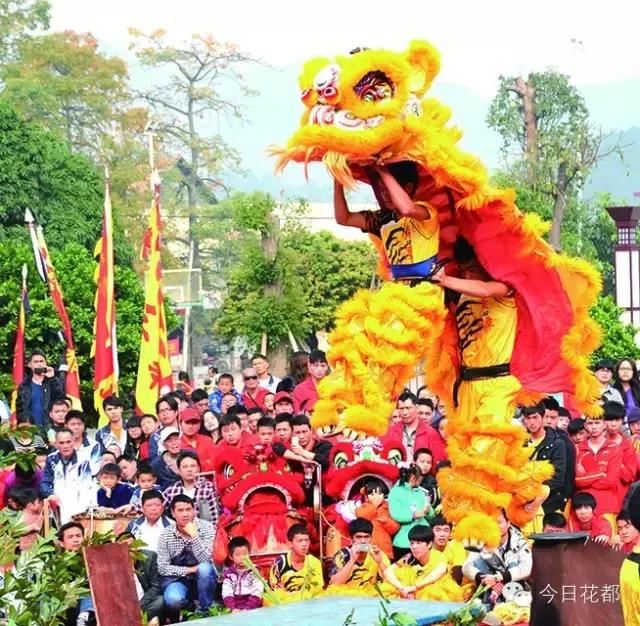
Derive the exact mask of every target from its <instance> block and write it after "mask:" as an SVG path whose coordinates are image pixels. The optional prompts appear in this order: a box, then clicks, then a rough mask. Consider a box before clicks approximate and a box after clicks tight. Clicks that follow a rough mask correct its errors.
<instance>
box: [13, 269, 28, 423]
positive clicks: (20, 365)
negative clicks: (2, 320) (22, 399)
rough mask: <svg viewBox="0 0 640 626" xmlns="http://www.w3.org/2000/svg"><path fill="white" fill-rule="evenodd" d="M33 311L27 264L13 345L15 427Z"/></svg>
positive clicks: (23, 273)
mask: <svg viewBox="0 0 640 626" xmlns="http://www.w3.org/2000/svg"><path fill="white" fill-rule="evenodd" d="M30 312H31V307H30V306H29V297H28V295H27V266H26V265H23V266H22V292H21V293H20V309H19V310H18V324H17V326H16V340H15V342H14V346H13V369H12V378H13V392H12V393H11V416H10V417H9V424H10V425H11V427H12V428H15V426H16V424H17V423H18V417H17V414H16V403H17V400H18V385H20V383H21V382H22V381H23V380H24V358H25V354H24V333H25V330H26V326H27V314H28V313H30Z"/></svg>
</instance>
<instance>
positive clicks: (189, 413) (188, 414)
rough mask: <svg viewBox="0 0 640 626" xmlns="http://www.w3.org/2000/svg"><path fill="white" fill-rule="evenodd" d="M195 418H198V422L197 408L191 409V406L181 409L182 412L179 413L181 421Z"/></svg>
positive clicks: (189, 420)
mask: <svg viewBox="0 0 640 626" xmlns="http://www.w3.org/2000/svg"><path fill="white" fill-rule="evenodd" d="M196 420H198V421H199V422H200V421H201V419H200V413H198V411H197V409H192V408H191V407H189V408H187V409H185V410H184V411H182V413H180V421H181V422H194V421H196Z"/></svg>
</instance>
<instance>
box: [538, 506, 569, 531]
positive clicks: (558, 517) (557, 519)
mask: <svg viewBox="0 0 640 626" xmlns="http://www.w3.org/2000/svg"><path fill="white" fill-rule="evenodd" d="M566 530H567V520H566V519H565V517H564V515H563V514H562V513H558V512H557V511H556V512H554V513H547V514H546V515H545V516H544V517H543V518H542V532H544V533H563V532H566Z"/></svg>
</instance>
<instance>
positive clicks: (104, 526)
mask: <svg viewBox="0 0 640 626" xmlns="http://www.w3.org/2000/svg"><path fill="white" fill-rule="evenodd" d="M136 517H137V515H136V513H128V514H127V515H121V514H116V513H115V512H114V511H113V509H105V508H100V507H98V508H96V509H89V510H88V511H86V512H85V513H78V514H76V515H73V516H72V518H71V519H73V521H74V522H79V523H80V524H81V525H82V527H83V528H84V530H85V533H84V534H85V537H91V535H93V533H100V534H104V533H108V532H109V531H111V532H112V533H113V535H114V536H115V537H117V536H118V535H119V534H120V533H123V532H124V531H125V530H126V529H127V526H128V525H129V522H130V521H131V520H133V519H135V518H136Z"/></svg>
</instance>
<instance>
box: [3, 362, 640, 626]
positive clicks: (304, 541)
mask: <svg viewBox="0 0 640 626" xmlns="http://www.w3.org/2000/svg"><path fill="white" fill-rule="evenodd" d="M29 369H30V374H29V376H28V378H27V380H25V382H24V383H23V384H22V385H21V386H20V389H19V394H18V395H19V399H20V401H19V404H18V421H19V424H18V427H17V428H16V430H15V431H14V432H13V433H12V435H11V437H10V439H8V440H6V441H4V442H3V443H2V445H3V452H8V451H15V452H18V453H22V452H32V453H35V466H34V467H30V468H29V467H25V466H24V465H23V464H16V465H15V467H10V468H6V469H5V470H0V507H6V508H8V509H10V510H11V511H12V512H14V514H15V515H16V516H18V517H20V518H21V519H22V520H23V522H24V528H25V532H24V536H23V537H21V539H20V542H19V545H18V546H17V547H16V550H17V553H18V554H20V552H23V551H25V550H28V549H29V547H30V546H31V545H33V542H34V539H35V537H37V535H38V533H39V532H41V530H42V525H43V516H44V515H45V506H44V503H45V502H46V504H47V507H46V509H48V510H51V511H52V512H53V517H54V519H55V521H56V522H57V524H58V539H59V544H60V549H61V550H78V549H79V548H80V546H81V545H82V542H83V539H84V532H85V531H84V527H83V525H82V524H81V523H80V522H79V521H78V514H83V513H86V512H87V511H91V510H94V509H96V507H100V508H102V509H106V510H108V511H110V514H111V515H112V516H113V517H114V518H115V517H123V516H124V517H128V518H130V520H129V523H128V526H127V536H129V537H132V538H135V539H139V540H141V541H142V542H144V544H145V548H144V550H145V554H146V556H147V559H146V560H144V561H143V563H144V565H138V566H137V569H136V588H137V589H138V596H139V599H140V604H141V607H142V608H143V610H144V611H145V612H146V613H147V615H148V617H149V619H150V620H155V622H154V623H156V624H158V623H169V621H178V620H179V619H180V614H181V612H182V611H184V609H195V610H198V611H200V612H202V613H203V614H206V613H207V611H208V610H209V609H210V607H211V606H212V605H214V604H221V605H223V606H225V607H227V608H228V609H230V610H232V611H241V610H249V609H253V608H256V607H258V606H261V605H262V604H263V603H269V602H271V601H273V599H274V597H279V599H280V600H282V599H286V598H288V599H292V598H295V599H300V598H307V597H313V596H317V595H320V594H323V593H329V594H331V593H335V594H338V593H360V594H364V595H375V587H374V585H375V584H376V583H380V584H382V585H383V589H384V590H385V593H386V594H387V595H389V596H390V597H393V596H396V597H404V598H421V599H436V600H438V599H442V600H444V599H446V600H461V599H463V598H467V597H469V595H470V593H472V590H473V589H474V587H475V586H477V585H480V584H482V585H484V588H485V590H486V591H485V594H484V597H483V599H484V600H485V601H486V602H487V603H489V604H495V603H499V602H502V601H505V600H508V594H507V593H506V588H505V585H506V584H507V583H509V582H518V583H519V584H520V585H521V587H522V588H523V589H527V586H528V578H529V576H530V574H531V566H532V561H531V550H530V548H529V542H528V540H527V536H528V535H529V534H530V533H534V532H543V531H544V532H556V531H560V530H570V531H577V532H584V533H588V534H589V535H590V536H591V537H592V538H593V539H594V540H596V541H598V542H601V543H603V544H608V545H611V546H617V547H619V548H621V549H622V550H624V551H625V552H631V551H632V550H633V549H634V548H635V547H637V546H639V545H640V538H639V533H638V532H637V531H636V530H635V529H634V528H633V526H632V525H631V524H630V521H629V514H628V511H627V510H626V507H625V502H626V500H627V498H628V495H629V493H630V491H633V490H634V489H637V488H638V485H639V483H638V482H636V479H637V478H638V469H639V462H640V378H639V376H638V370H637V368H636V365H635V363H634V362H633V361H630V360H628V359H623V360H622V361H620V362H619V363H618V364H617V365H616V364H614V363H613V362H610V361H600V362H598V363H597V364H596V365H595V368H594V369H595V374H596V377H597V378H598V380H599V382H600V383H601V385H602V404H603V411H604V419H599V418H598V419H594V418H586V419H584V418H582V417H580V416H576V415H571V414H570V413H569V411H568V410H567V409H566V408H564V407H562V406H561V403H560V402H559V401H558V399H556V398H554V397H551V396H550V397H548V398H546V399H544V400H543V401H542V402H541V403H540V404H537V405H534V406H528V407H521V408H520V409H519V410H518V414H517V415H515V416H514V420H517V421H518V422H519V423H521V424H522V427H523V428H524V429H526V431H527V433H528V435H529V437H528V442H527V446H528V447H529V448H530V458H531V459H537V460H547V461H549V462H550V463H551V464H552V465H553V467H554V470H555V472H554V475H553V477H552V478H551V479H550V480H549V481H548V487H549V495H548V497H547V498H546V500H545V501H544V502H543V503H542V505H541V507H540V509H539V510H538V511H532V517H533V520H532V522H531V523H530V524H529V525H528V526H527V527H525V528H521V529H519V528H516V527H514V526H513V525H511V524H510V523H509V521H508V520H507V518H506V515H505V514H504V513H501V514H500V515H499V517H498V523H499V526H500V530H501V545H500V547H499V548H498V549H497V550H495V551H493V552H491V553H486V554H478V553H471V552H470V553H467V552H466V551H465V549H464V547H463V546H462V545H460V544H458V543H457V542H456V541H455V540H454V539H452V526H451V524H450V523H449V522H448V521H447V520H446V519H445V518H444V517H442V511H441V503H440V500H441V498H440V492H439V488H438V479H437V476H438V471H439V469H440V468H441V467H443V466H445V465H447V464H448V461H447V452H446V439H447V426H446V425H447V417H446V415H445V410H444V407H443V406H442V405H441V404H440V403H439V402H438V399H437V398H435V397H433V396H432V395H431V394H430V393H429V390H428V389H427V388H425V387H422V388H420V389H419V390H418V392H417V394H415V395H414V394H413V393H412V392H410V391H406V392H404V393H403V394H401V395H400V397H399V398H398V400H397V407H396V410H395V411H394V413H393V415H391V416H390V417H389V430H388V433H387V435H386V437H385V439H388V440H393V441H398V442H400V443H402V446H403V448H404V452H405V458H404V460H403V462H402V463H401V469H400V476H399V479H398V481H397V483H396V484H395V485H393V486H392V487H391V489H389V487H388V486H387V484H385V482H384V481H382V480H376V479H374V478H372V479H371V480H369V481H368V483H367V484H366V485H365V486H364V488H363V490H362V496H361V497H360V499H359V500H358V502H356V503H355V507H356V510H357V514H356V515H354V516H353V517H352V519H350V520H348V529H349V537H350V540H351V541H350V544H349V545H347V546H344V547H342V548H341V549H340V550H339V551H338V552H337V553H336V554H335V555H334V557H333V559H332V560H331V562H330V564H329V566H328V567H325V566H324V565H325V564H323V563H322V562H321V561H320V560H319V559H318V558H317V557H316V555H314V554H312V551H313V550H314V546H313V540H312V538H313V536H314V533H313V532H311V529H310V528H308V527H307V526H305V525H304V524H295V525H293V526H291V527H290V528H289V531H288V535H287V538H288V545H289V551H288V552H286V553H285V554H282V555H281V556H280V557H279V558H277V559H276V560H275V562H274V563H273V565H272V567H271V571H270V575H269V576H268V579H269V588H268V589H266V588H265V587H264V584H263V579H262V578H261V577H259V576H257V575H256V571H255V569H254V567H253V566H252V565H251V563H250V557H251V550H250V548H251V547H250V545H249V544H248V542H247V541H246V540H244V539H243V538H241V537H235V538H232V539H231V541H230V542H229V546H228V561H227V563H226V565H225V566H224V567H223V568H217V567H216V565H215V564H214V562H213V556H212V555H213V543H214V538H215V536H216V532H217V527H218V522H219V519H220V516H221V515H222V514H223V513H224V511H223V507H222V505H221V501H220V498H219V494H218V492H217V489H216V475H215V472H214V468H215V467H216V460H217V459H219V458H224V457H225V455H227V454H229V453H230V452H231V451H233V450H241V451H244V450H247V449H250V448H252V447H253V446H255V445H256V444H259V445H260V446H264V447H269V448H270V449H271V450H272V451H273V453H274V454H275V455H277V456H280V457H283V458H284V459H286V460H287V461H288V462H289V463H290V465H291V467H292V469H293V470H294V471H300V472H301V473H302V474H304V477H305V479H304V481H303V484H304V489H305V497H306V503H305V504H306V505H307V506H312V505H313V499H314V492H315V490H316V489H317V484H316V482H315V481H316V476H317V473H316V472H315V471H306V470H307V469H308V468H312V469H313V470H315V468H316V467H318V466H319V467H320V468H321V471H322V472H324V471H326V470H327V469H328V467H329V460H330V458H331V447H332V444H331V442H330V441H329V440H323V439H322V438H320V437H319V436H317V434H316V433H315V432H314V431H313V430H312V428H311V426H310V420H309V417H310V415H311V414H312V412H313V408H314V404H315V401H316V400H317V391H316V385H317V383H318V381H319V380H321V379H322V378H323V377H324V376H326V374H327V372H328V364H327V361H326V358H325V355H324V353H322V352H321V351H313V352H311V353H310V354H307V353H296V354H295V355H294V358H293V360H292V366H291V373H290V376H288V377H286V378H284V379H283V380H280V379H278V378H277V377H275V376H273V375H272V374H271V373H270V371H269V362H268V360H267V358H266V357H265V356H264V355H259V354H257V355H255V356H254V357H253V359H252V367H248V368H245V369H244V370H243V371H242V383H243V385H242V388H241V389H236V388H235V381H234V377H233V376H231V374H228V373H222V374H220V375H219V376H218V377H217V380H216V382H215V388H214V389H211V390H205V389H202V388H195V389H194V388H192V386H191V385H189V394H188V395H187V393H185V390H184V389H179V390H177V391H174V392H172V393H170V394H168V395H166V396H163V397H161V398H160V399H159V400H158V402H157V403H156V411H155V414H153V415H152V414H146V415H141V416H135V415H131V416H129V417H128V418H125V407H124V405H123V402H122V401H121V400H120V399H119V398H118V397H116V396H111V397H108V398H106V399H105V400H104V412H105V414H106V416H107V418H108V423H107V424H106V425H105V426H104V427H102V428H100V429H98V430H97V432H96V433H95V437H93V438H92V437H91V436H89V435H88V433H87V428H86V420H85V416H84V415H83V413H82V412H80V411H75V410H71V409H70V403H69V402H68V400H67V399H66V398H65V397H64V394H63V389H64V387H63V385H62V383H61V381H60V379H59V378H58V376H57V375H56V373H55V372H54V371H53V369H52V368H51V367H49V366H48V365H47V362H46V359H45V357H44V355H43V354H42V353H40V352H34V353H33V355H32V356H31V358H30V360H29ZM323 495H324V496H325V497H326V494H323ZM19 563H20V559H19V558H18V559H17V561H16V567H19ZM92 619H93V605H92V603H91V601H90V599H89V598H87V599H85V600H83V601H82V602H81V603H80V605H79V606H78V607H77V610H76V611H75V612H74V616H73V619H72V621H70V622H69V623H70V624H71V625H73V624H76V625H78V626H80V625H82V624H86V623H91V621H92Z"/></svg>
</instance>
